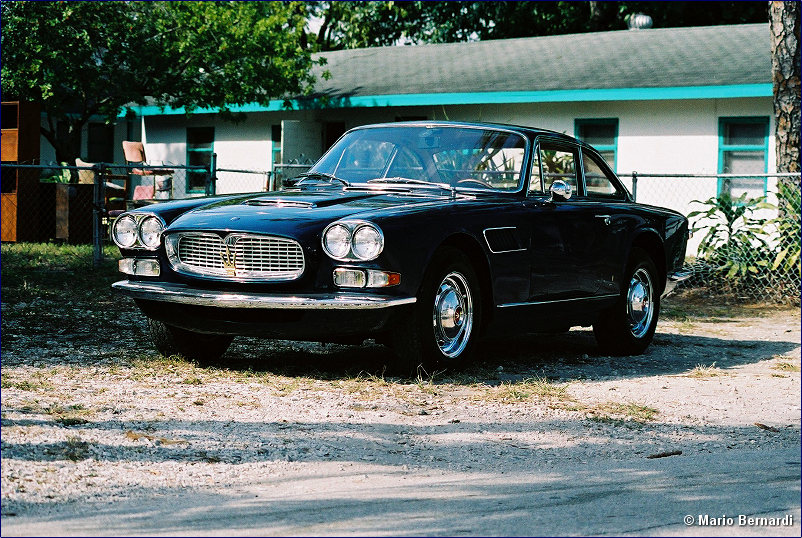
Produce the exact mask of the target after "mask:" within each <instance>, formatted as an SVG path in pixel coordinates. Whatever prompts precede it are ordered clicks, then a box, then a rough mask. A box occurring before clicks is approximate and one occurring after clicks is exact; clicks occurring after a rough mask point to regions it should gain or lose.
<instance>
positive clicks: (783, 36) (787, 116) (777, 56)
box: [769, 2, 800, 184]
mask: <svg viewBox="0 0 802 538" xmlns="http://www.w3.org/2000/svg"><path fill="white" fill-rule="evenodd" d="M799 5H800V4H799V2H770V3H769V22H770V26H771V67H772V74H773V82H774V117H775V144H776V153H777V172H799V171H800V161H799V144H800V137H799V131H800V83H799V61H800V56H799ZM792 184H793V183H792Z"/></svg>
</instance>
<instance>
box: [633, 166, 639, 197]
mask: <svg viewBox="0 0 802 538" xmlns="http://www.w3.org/2000/svg"><path fill="white" fill-rule="evenodd" d="M632 201H633V202H637V201H638V173H637V172H635V171H633V172H632Z"/></svg>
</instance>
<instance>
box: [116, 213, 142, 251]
mask: <svg viewBox="0 0 802 538" xmlns="http://www.w3.org/2000/svg"><path fill="white" fill-rule="evenodd" d="M136 237H137V230H136V221H135V220H134V217H132V216H131V215H125V216H122V217H120V218H118V219H117V220H116V221H115V222H114V227H113V228H112V233H111V238H112V239H113V240H114V242H115V243H117V246H118V247H120V248H131V247H132V246H134V245H135V244H136Z"/></svg>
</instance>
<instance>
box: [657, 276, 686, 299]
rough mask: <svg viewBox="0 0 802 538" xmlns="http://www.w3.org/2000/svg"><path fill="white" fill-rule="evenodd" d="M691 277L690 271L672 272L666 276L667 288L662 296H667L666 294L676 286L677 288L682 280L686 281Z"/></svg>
mask: <svg viewBox="0 0 802 538" xmlns="http://www.w3.org/2000/svg"><path fill="white" fill-rule="evenodd" d="M689 278H691V272H690V271H677V272H676V273H670V274H669V275H668V277H667V278H666V289H665V290H663V295H662V296H663V297H665V296H666V295H669V294H670V293H671V292H673V291H674V288H676V287H677V285H678V284H679V283H680V282H684V281H685V280H688V279H689Z"/></svg>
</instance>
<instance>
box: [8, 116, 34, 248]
mask: <svg viewBox="0 0 802 538" xmlns="http://www.w3.org/2000/svg"><path fill="white" fill-rule="evenodd" d="M1 112H2V114H0V118H2V132H1V133H0V158H1V159H2V163H3V164H39V130H40V127H39V126H40V122H41V113H40V108H39V105H38V104H36V103H29V102H25V101H3V102H2V111H1ZM20 177H21V174H20V172H19V171H18V170H16V169H13V168H11V169H8V168H3V170H2V206H1V207H0V226H1V227H2V234H0V235H2V240H3V241H17V240H18V236H19V231H20V228H21V227H22V224H21V223H20V217H21V216H22V215H21V213H20V211H19V201H20V200H19V194H20V193H19V190H20V189H19V187H20V185H19V183H20ZM23 235H24V234H23Z"/></svg>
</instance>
